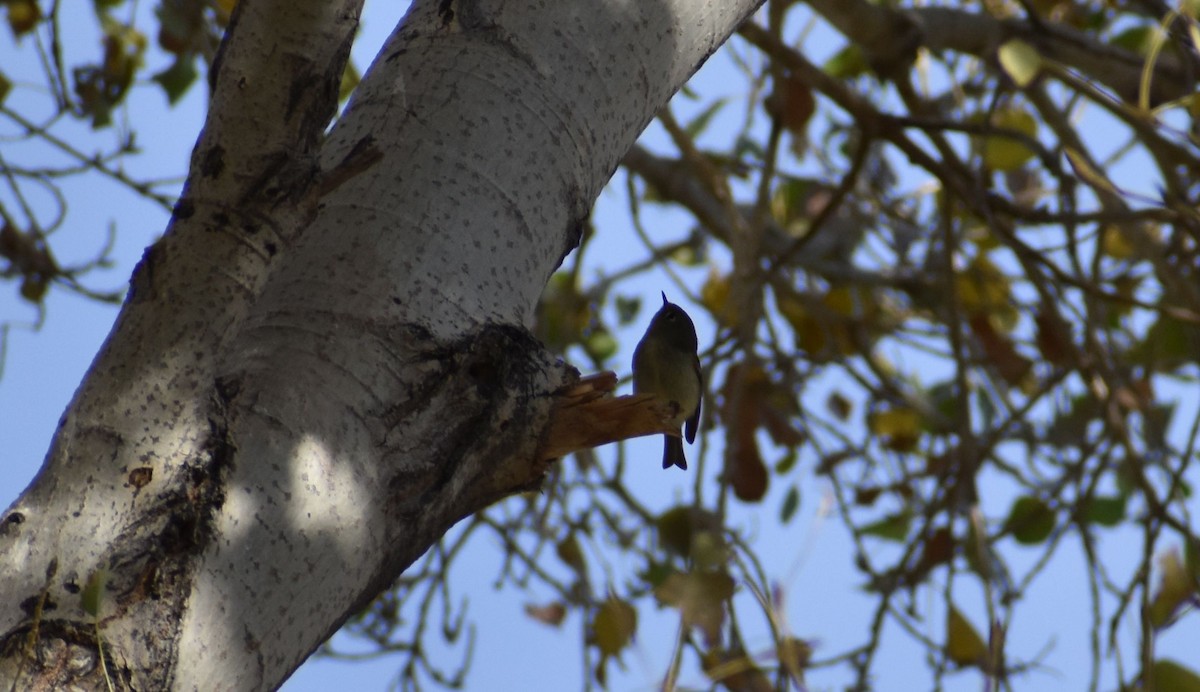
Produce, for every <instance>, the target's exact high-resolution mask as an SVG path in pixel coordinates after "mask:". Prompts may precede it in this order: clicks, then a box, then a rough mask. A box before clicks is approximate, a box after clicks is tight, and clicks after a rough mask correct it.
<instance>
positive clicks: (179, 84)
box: [153, 53, 199, 106]
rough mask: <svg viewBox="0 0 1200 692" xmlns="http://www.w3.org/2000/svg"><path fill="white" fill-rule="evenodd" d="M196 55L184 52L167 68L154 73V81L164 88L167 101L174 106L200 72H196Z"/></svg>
mask: <svg viewBox="0 0 1200 692" xmlns="http://www.w3.org/2000/svg"><path fill="white" fill-rule="evenodd" d="M195 62H196V57H195V56H194V55H192V54H190V53H184V54H182V55H179V56H177V57H176V58H175V62H174V63H173V64H172V65H171V66H170V67H168V68H167V69H165V70H163V71H162V72H159V73H158V74H156V75H154V77H153V79H154V81H156V82H158V84H159V85H160V86H161V87H162V88H163V91H164V92H165V93H166V94H167V102H168V103H170V104H171V105H172V106H174V105H175V104H176V103H178V102H179V99H181V98H183V95H184V94H186V93H187V90H188V89H189V88H191V86H192V84H194V83H195V82H196V77H197V76H198V74H199V73H198V72H196V65H195Z"/></svg>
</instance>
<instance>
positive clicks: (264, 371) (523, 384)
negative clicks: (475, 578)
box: [0, 0, 756, 690]
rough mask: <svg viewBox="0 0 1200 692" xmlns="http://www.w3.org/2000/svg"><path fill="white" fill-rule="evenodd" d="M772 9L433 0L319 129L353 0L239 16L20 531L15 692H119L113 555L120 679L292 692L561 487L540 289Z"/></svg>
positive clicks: (6, 540)
mask: <svg viewBox="0 0 1200 692" xmlns="http://www.w3.org/2000/svg"><path fill="white" fill-rule="evenodd" d="M755 4H756V3H755V2H754V1H753V0H743V1H742V2H727V1H724V0H716V1H713V2H698V1H690V2H687V1H683V0H678V1H676V2H661V3H651V2H634V3H619V2H606V3H599V2H595V3H583V4H581V3H557V2H554V3H543V4H541V6H538V7H535V6H532V5H533V4H526V3H512V2H504V1H503V0H492V1H484V2H442V1H441V0H433V1H432V2H418V3H417V4H416V5H415V6H414V9H413V10H412V11H411V13H410V15H409V17H408V18H407V19H406V21H405V22H404V23H402V26H401V28H399V29H398V30H397V32H396V33H395V34H394V35H393V37H392V38H391V39H390V40H389V41H388V43H387V45H386V46H385V47H384V49H383V51H381V53H380V55H379V57H378V59H377V60H376V62H375V64H374V65H373V66H372V68H371V69H370V70H369V71H368V74H367V75H366V76H365V78H364V81H363V83H362V85H361V86H360V88H359V91H358V94H357V96H356V98H355V101H354V103H353V104H352V105H351V107H350V108H349V109H348V112H347V114H346V115H345V116H344V118H343V120H342V121H341V122H340V123H339V124H338V126H337V127H336V128H335V129H334V131H333V132H332V134H331V135H330V136H329V137H328V138H323V136H322V130H323V126H324V124H325V122H327V119H328V116H329V113H330V112H331V108H332V105H333V102H332V98H333V93H332V90H333V89H334V88H335V87H336V84H337V79H338V77H339V76H340V74H341V69H342V65H343V64H344V59H345V55H346V51H347V50H348V45H349V43H348V41H349V37H350V36H352V34H353V28H354V24H355V22H356V16H357V12H358V6H357V4H355V3H354V2H351V1H350V0H342V1H338V2H325V3H317V2H309V3H297V4H293V3H291V2H283V0H276V2H262V1H261V0H260V1H256V2H244V3H240V4H239V8H240V10H239V12H240V14H239V16H238V17H237V18H236V20H235V24H234V27H233V28H232V29H231V32H230V38H229V40H228V41H227V45H226V46H225V47H224V48H223V52H222V57H221V60H220V64H219V66H218V68H217V80H216V91H215V93H214V97H213V105H212V111H211V113H210V116H209V120H208V123H207V125H206V130H205V132H204V134H203V135H202V136H201V139H200V141H199V142H198V144H197V147H196V151H195V154H194V156H193V161H192V171H191V174H190V177H189V182H188V186H187V188H186V189H185V193H184V197H183V199H182V200H181V202H180V204H179V207H178V209H177V211H176V215H175V218H174V219H173V221H172V225H171V228H170V229H169V232H168V234H167V235H166V236H165V237H164V239H163V240H162V241H161V242H160V243H158V244H156V246H155V247H154V248H152V249H151V250H149V251H148V252H147V254H146V257H145V258H144V259H143V262H142V264H141V266H139V269H138V271H137V272H136V274H135V277H134V281H133V287H132V291H131V296H130V299H129V300H128V301H127V304H126V305H125V307H124V309H123V310H122V314H121V316H120V317H119V318H118V321H117V324H116V326H115V327H114V331H113V333H112V335H111V336H110V338H109V341H108V342H107V343H106V345H105V347H104V349H103V350H102V352H101V353H100V354H99V355H98V356H97V360H96V362H95V363H94V365H93V368H92V370H91V372H90V373H89V375H88V378H87V379H86V380H85V382H84V383H83V385H82V386H81V388H80V390H79V392H78V393H77V395H76V397H75V400H74V401H73V402H72V404H71V406H70V407H69V409H68V411H67V413H66V414H65V416H64V419H63V422H62V425H61V426H60V429H59V433H58V436H57V437H56V439H55V441H54V445H53V447H52V449H51V451H50V454H49V455H48V457H47V461H46V464H45V466H44V468H43V470H42V471H41V473H40V474H39V476H38V477H37V478H36V479H35V481H34V483H33V484H32V485H31V486H30V488H29V489H28V490H27V491H26V493H25V494H24V495H23V496H22V497H21V498H20V499H19V500H18V501H17V502H16V503H14V505H13V506H12V507H10V508H9V510H8V512H7V513H6V514H5V516H4V519H3V523H2V524H0V560H2V562H0V564H2V565H3V567H2V568H0V644H3V646H2V647H0V651H3V654H2V656H0V679H3V680H5V681H7V680H11V679H14V677H15V676H17V675H21V676H24V677H23V678H22V679H23V680H34V679H38V680H42V681H51V682H53V681H57V680H59V678H55V677H53V676H54V675H60V676H67V677H62V678H61V680H62V681H66V680H70V681H71V682H73V683H75V684H81V685H84V686H88V685H91V686H95V687H101V686H103V684H104V683H103V679H102V677H100V675H99V670H98V666H96V653H95V651H96V646H95V643H96V642H95V636H94V630H92V629H91V625H90V623H91V617H90V616H89V615H87V614H86V613H84V612H83V609H82V606H81V601H80V595H79V591H80V589H81V588H82V587H83V586H84V584H85V583H86V581H87V580H88V577H89V575H91V574H93V573H95V572H96V571H97V570H98V569H100V568H103V569H105V570H107V571H109V572H110V573H111V575H112V576H111V580H110V582H109V585H108V588H107V589H106V590H105V592H104V595H103V598H102V601H101V613H100V614H101V617H102V624H101V633H102V639H103V642H104V648H105V651H106V652H107V653H108V654H109V655H110V656H111V657H112V658H111V660H110V665H109V673H110V675H112V676H113V678H114V681H115V682H117V683H118V684H119V685H120V686H122V687H125V686H129V687H142V688H147V689H161V688H164V687H168V686H169V687H173V688H177V689H206V690H209V689H257V688H264V687H267V688H269V687H273V686H276V685H277V684H279V682H281V681H282V680H283V679H284V678H286V676H287V675H288V674H289V673H290V672H291V671H292V670H294V669H295V667H296V666H298V665H299V664H300V662H302V661H303V660H304V658H305V657H307V656H308V654H309V653H310V652H311V651H313V649H314V648H315V647H316V646H318V645H319V644H320V642H321V641H323V640H324V639H325V638H326V637H327V636H328V635H329V634H331V633H332V632H333V631H334V630H336V628H337V627H338V626H339V625H340V624H341V623H342V622H343V621H344V619H345V618H346V617H348V616H349V615H350V614H352V613H354V612H355V610H356V609H357V608H360V607H362V606H363V605H364V604H365V603H367V602H369V600H370V599H371V598H373V597H374V596H375V595H376V594H377V593H378V592H379V591H380V590H381V589H383V588H385V587H387V586H388V585H389V584H390V583H391V582H392V581H393V580H394V579H395V578H396V576H398V574H399V573H400V572H401V571H402V570H403V569H404V568H405V567H406V566H407V565H409V564H410V563H411V562H412V561H413V560H415V559H416V558H417V557H418V556H419V555H420V554H421V553H422V552H424V551H425V550H426V548H428V546H429V545H430V544H431V542H433V541H435V540H436V539H437V538H438V537H439V536H440V535H441V534H442V533H443V532H444V531H445V530H446V529H447V528H449V527H450V526H451V525H452V524H453V523H454V522H455V521H457V520H458V519H460V518H462V517H463V516H465V515H466V514H469V513H470V512H472V511H475V510H477V509H480V508H482V507H484V506H486V505H487V504H488V503H490V502H493V501H495V500H496V499H499V498H501V497H503V496H505V495H507V494H510V493H512V492H516V491H518V490H522V489H527V488H530V487H534V486H536V484H537V483H538V481H539V479H540V477H541V474H542V472H543V471H544V469H543V468H540V467H539V465H538V464H536V463H534V458H535V457H534V451H535V449H536V447H537V443H538V440H539V436H540V433H541V430H542V427H543V425H544V423H545V421H546V419H547V414H548V411H549V407H550V405H551V401H550V396H549V394H550V393H551V392H552V391H553V390H554V389H555V388H556V387H557V386H558V385H560V384H561V383H563V382H565V381H566V380H567V379H568V378H570V377H571V374H570V372H569V369H568V368H567V367H566V366H564V365H562V364H560V363H558V362H557V361H555V360H554V358H553V356H552V355H551V354H547V353H545V352H544V351H543V350H542V349H541V347H540V346H539V345H538V344H536V342H534V341H533V340H532V339H531V338H530V337H529V336H528V334H527V332H526V331H525V330H524V326H525V325H526V324H527V323H528V321H529V319H530V316H531V314H532V311H533V307H534V305H535V303H536V300H537V298H538V296H539V294H540V292H541V289H542V286H543V285H544V283H545V281H546V279H547V277H548V276H549V275H550V273H551V272H552V271H553V270H554V268H555V267H556V266H558V264H559V262H560V261H561V259H562V257H563V256H564V255H565V254H566V253H567V252H569V251H570V250H571V249H572V248H573V247H574V245H575V243H576V242H577V238H578V232H579V229H580V227H581V224H582V223H583V221H584V219H585V218H586V215H587V213H588V211H589V210H590V208H591V204H592V202H593V200H594V199H595V197H596V195H597V194H598V193H599V191H600V189H601V187H602V186H603V185H604V183H605V182H606V181H607V179H608V177H609V176H610V175H611V172H612V171H613V169H614V168H615V167H616V165H617V162H618V161H619V160H620V158H621V156H622V155H623V154H624V152H625V151H626V150H627V149H628V148H629V146H630V145H631V144H632V142H633V140H634V138H635V137H636V136H637V134H638V133H639V132H640V131H641V129H642V128H643V127H644V126H645V124H646V123H647V122H648V121H649V119H650V118H651V117H652V115H653V113H654V112H655V111H656V110H657V108H659V107H660V106H661V105H662V104H663V103H664V102H665V101H666V100H667V98H669V96H670V94H671V93H673V91H674V90H675V89H676V88H678V87H679V85H680V84H682V82H683V81H684V80H685V79H686V78H687V76H689V75H690V74H691V72H692V71H694V69H695V68H696V67H697V66H698V65H699V64H700V62H702V61H703V59H704V58H705V57H707V55H709V54H710V53H711V52H712V51H713V50H715V48H716V47H717V46H718V45H719V43H720V42H721V41H723V40H724V38H725V37H727V36H728V35H729V33H731V32H732V31H733V29H734V28H735V27H736V25H737V24H738V22H739V21H740V20H741V19H742V18H743V17H745V16H746V15H747V14H748V13H749V12H750V11H751V10H752V8H753V6H754V5H755ZM147 479H149V482H148V483H146V484H144V485H143V483H142V481H145V480H147ZM39 603H40V604H41V606H42V607H41V608H40V615H39V612H38V607H37V606H38V604H39ZM35 621H36V626H37V634H38V637H39V641H38V646H39V660H40V661H41V663H42V664H44V665H43V667H41V668H39V666H38V665H35V661H34V658H32V657H31V656H30V655H29V651H28V649H27V644H28V642H29V640H30V633H31V629H32V627H33V626H34V622H35ZM54 661H59V662H69V663H71V666H73V667H71V666H67V667H65V668H60V669H58V670H57V671H55V670H51V669H52V668H53V665H54ZM64 670H65V671H67V672H66V673H64V672H63V671H64Z"/></svg>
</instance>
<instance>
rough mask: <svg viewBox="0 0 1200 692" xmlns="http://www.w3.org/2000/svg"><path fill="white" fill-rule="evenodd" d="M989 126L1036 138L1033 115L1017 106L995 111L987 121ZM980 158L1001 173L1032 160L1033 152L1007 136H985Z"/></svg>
mask: <svg viewBox="0 0 1200 692" xmlns="http://www.w3.org/2000/svg"><path fill="white" fill-rule="evenodd" d="M989 124H990V125H991V126H992V127H995V128H1001V129H1005V130H1015V131H1017V132H1020V133H1023V134H1026V135H1028V136H1029V137H1032V138H1036V137H1037V132H1038V125H1037V119H1036V118H1035V117H1034V116H1033V113H1030V112H1029V111H1028V110H1025V109H1024V108H1021V107H1018V106H1010V107H1008V108H1003V109H1000V110H997V111H996V112H995V113H993V114H992V116H991V118H990V119H989ZM981 156H982V157H983V163H984V165H986V166H987V167H988V168H990V169H992V170H994V171H1002V172H1003V171H1011V170H1014V169H1016V168H1020V167H1021V166H1023V165H1025V162H1026V161H1028V160H1030V159H1032V158H1033V156H1034V152H1033V150H1032V149H1030V148H1029V147H1028V146H1026V145H1025V144H1024V143H1023V142H1021V141H1020V140H1018V139H1015V138H1013V137H1011V136H1009V135H987V136H986V137H984V138H983V149H982V152H981Z"/></svg>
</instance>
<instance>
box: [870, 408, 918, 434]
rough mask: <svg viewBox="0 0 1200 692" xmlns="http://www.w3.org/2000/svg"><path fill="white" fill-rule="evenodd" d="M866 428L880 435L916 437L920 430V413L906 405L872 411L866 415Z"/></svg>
mask: <svg viewBox="0 0 1200 692" xmlns="http://www.w3.org/2000/svg"><path fill="white" fill-rule="evenodd" d="M867 429H868V430H870V431H871V434H872V435H878V436H881V437H917V436H918V435H919V434H920V432H921V414H920V413H919V412H918V411H917V410H916V409H911V408H906V407H903V408H891V409H885V410H882V411H872V412H871V413H870V414H868V415H867Z"/></svg>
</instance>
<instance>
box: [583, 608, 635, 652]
mask: <svg viewBox="0 0 1200 692" xmlns="http://www.w3.org/2000/svg"><path fill="white" fill-rule="evenodd" d="M636 631H637V611H636V610H634V608H633V606H631V605H629V603H628V602H626V601H622V600H621V599H619V598H617V597H616V596H609V597H608V600H607V601H605V602H604V603H602V604H601V605H600V608H599V609H597V610H596V619H595V620H593V621H592V637H593V641H594V642H595V643H596V647H597V648H598V649H600V653H601V654H603V655H604V656H616V655H617V654H619V653H621V649H624V648H625V647H626V646H628V645H629V642H631V641H632V640H633V634H634V632H636Z"/></svg>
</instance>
